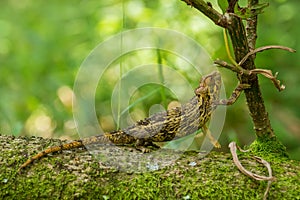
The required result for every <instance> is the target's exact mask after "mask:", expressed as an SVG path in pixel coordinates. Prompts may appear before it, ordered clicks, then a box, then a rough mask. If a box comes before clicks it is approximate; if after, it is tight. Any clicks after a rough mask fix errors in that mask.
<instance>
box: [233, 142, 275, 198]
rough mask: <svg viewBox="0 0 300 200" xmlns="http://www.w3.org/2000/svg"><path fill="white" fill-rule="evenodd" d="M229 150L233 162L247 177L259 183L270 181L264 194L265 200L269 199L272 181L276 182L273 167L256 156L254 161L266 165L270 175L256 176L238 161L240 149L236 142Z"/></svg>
mask: <svg viewBox="0 0 300 200" xmlns="http://www.w3.org/2000/svg"><path fill="white" fill-rule="evenodd" d="M229 148H230V152H231V154H232V158H233V162H234V164H235V165H236V166H237V168H238V169H239V170H240V171H241V172H242V173H243V174H245V175H246V176H249V177H251V178H253V179H255V180H258V181H268V185H267V188H266V191H265V193H264V199H267V195H268V193H269V191H270V187H271V183H272V181H274V180H275V177H273V175H272V169H271V165H270V164H269V163H268V162H267V161H265V160H264V159H262V158H260V157H257V156H255V157H254V159H255V160H256V161H257V162H259V163H262V164H263V165H265V166H266V167H267V169H268V173H269V176H261V175H258V174H255V173H252V172H250V171H248V170H246V169H245V168H244V167H243V165H242V164H241V162H240V161H239V159H238V156H237V153H236V149H237V148H239V149H240V147H238V146H237V145H236V143H235V142H231V143H230V144H229Z"/></svg>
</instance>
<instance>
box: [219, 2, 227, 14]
mask: <svg viewBox="0 0 300 200" xmlns="http://www.w3.org/2000/svg"><path fill="white" fill-rule="evenodd" d="M218 5H219V7H220V8H221V10H222V11H223V13H225V12H226V10H227V8H228V6H229V5H228V2H227V0H218Z"/></svg>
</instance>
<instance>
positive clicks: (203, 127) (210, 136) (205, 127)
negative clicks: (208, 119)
mask: <svg viewBox="0 0 300 200" xmlns="http://www.w3.org/2000/svg"><path fill="white" fill-rule="evenodd" d="M201 129H202V131H203V133H204V135H205V136H207V137H208V139H209V141H210V142H211V143H212V144H213V145H214V147H216V148H221V145H220V143H219V142H218V140H216V139H215V138H214V137H213V136H212V134H211V132H210V130H209V129H208V128H207V126H206V125H205V124H204V125H203V126H202V127H201Z"/></svg>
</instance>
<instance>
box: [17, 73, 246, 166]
mask: <svg viewBox="0 0 300 200" xmlns="http://www.w3.org/2000/svg"><path fill="white" fill-rule="evenodd" d="M220 87H221V75H220V74H219V73H218V72H212V73H211V74H208V75H207V76H204V77H202V79H201V80H200V84H199V86H198V87H197V88H196V89H195V96H194V97H193V98H192V99H191V100H190V101H189V102H188V103H186V104H184V105H182V106H181V107H175V108H172V109H170V110H167V111H166V112H160V113H156V114H154V115H152V116H150V117H148V118H145V119H143V120H140V121H137V122H136V123H135V124H133V125H131V126H129V127H128V128H126V129H123V130H118V131H113V132H110V133H105V134H101V135H96V136H92V137H87V138H83V139H82V140H75V141H73V142H71V143H67V144H63V145H61V146H55V147H50V148H48V149H46V150H44V151H42V152H40V153H38V154H36V155H35V156H33V157H31V158H30V159H28V160H27V161H26V162H25V163H24V164H22V165H21V166H20V168H19V171H20V170H21V169H23V168H25V167H26V166H28V165H29V164H30V163H32V162H33V161H34V160H37V159H39V158H41V157H44V156H45V155H47V154H50V153H53V152H58V151H62V150H68V149H74V148H79V147H84V146H85V145H89V144H115V145H128V144H135V146H136V148H137V149H140V150H143V151H146V150H147V149H145V148H144V147H146V146H156V145H155V144H153V142H166V141H170V140H172V139H174V138H180V137H184V136H186V135H189V134H192V133H194V132H195V131H197V130H199V129H200V128H202V130H203V133H204V134H205V135H207V136H208V138H209V139H210V141H211V143H212V144H213V145H214V146H215V147H217V148H220V147H221V146H220V144H219V143H218V141H217V140H215V139H214V138H213V137H212V135H211V134H210V132H209V130H208V129H207V127H206V123H207V122H208V120H209V119H210V117H211V114H212V112H213V110H214V109H215V108H216V106H217V105H220V104H222V105H229V104H232V103H233V102H235V100H236V99H237V98H238V96H239V95H240V93H241V91H242V90H243V89H245V88H247V86H246V85H241V84H240V85H239V86H238V87H237V89H236V90H235V91H234V93H233V94H232V96H231V98H230V99H229V100H219V93H220Z"/></svg>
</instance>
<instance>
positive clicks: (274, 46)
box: [239, 45, 296, 66]
mask: <svg viewBox="0 0 300 200" xmlns="http://www.w3.org/2000/svg"><path fill="white" fill-rule="evenodd" d="M269 49H282V50H286V51H289V52H291V53H294V52H296V50H295V49H292V48H289V47H285V46H280V45H269V46H263V47H259V48H257V49H254V50H253V51H250V52H249V53H247V54H246V55H245V57H244V58H243V59H242V60H241V61H240V62H239V65H240V66H241V65H242V64H243V63H244V62H245V61H246V60H247V59H248V58H249V56H251V55H253V54H256V53H257V52H262V51H265V50H269Z"/></svg>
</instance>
